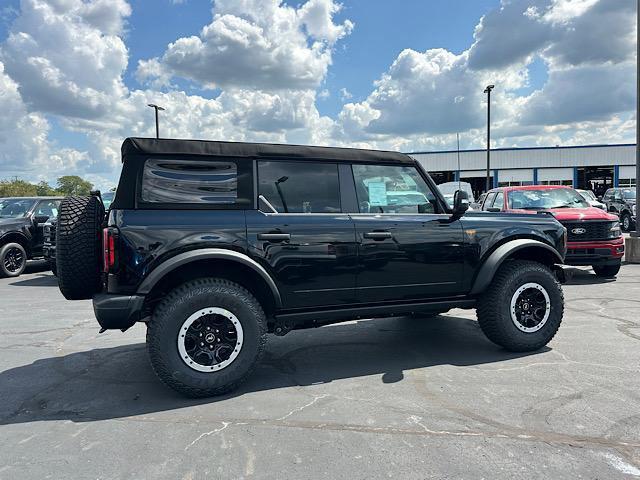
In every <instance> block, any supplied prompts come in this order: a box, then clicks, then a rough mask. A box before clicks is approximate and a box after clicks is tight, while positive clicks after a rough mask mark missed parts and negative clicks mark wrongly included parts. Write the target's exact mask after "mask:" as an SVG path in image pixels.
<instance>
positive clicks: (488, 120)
mask: <svg viewBox="0 0 640 480" xmlns="http://www.w3.org/2000/svg"><path fill="white" fill-rule="evenodd" d="M638 1H639V2H640V0H638ZM494 88H495V85H487V88H485V89H484V93H486V94H487V182H486V186H485V192H488V191H489V190H491V90H493V89H494Z"/></svg>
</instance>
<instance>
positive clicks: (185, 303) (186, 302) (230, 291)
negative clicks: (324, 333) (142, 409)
mask: <svg viewBox="0 0 640 480" xmlns="http://www.w3.org/2000/svg"><path fill="white" fill-rule="evenodd" d="M209 307H220V308H224V309H226V310H228V311H229V312H231V313H232V314H233V315H235V317H236V318H237V319H238V320H239V322H240V324H241V326H242V330H243V342H242V347H241V349H240V353H239V354H238V356H237V357H236V358H235V360H233V361H232V362H231V363H230V364H229V365H227V366H226V367H224V368H222V369H221V370H218V371H215V372H213V371H211V372H200V371H196V370H194V369H192V368H191V367H189V366H188V365H187V364H186V363H185V361H184V360H183V359H182V358H181V355H180V353H179V351H178V347H177V342H178V336H179V335H180V334H181V328H182V326H183V323H184V322H185V321H186V320H187V319H188V318H189V317H190V316H191V315H193V314H194V313H195V312H198V311H199V310H201V309H207V308H209ZM266 341H267V320H266V317H265V314H264V311H263V310H262V307H261V305H260V303H259V302H258V300H256V298H255V297H254V296H253V295H252V294H251V293H249V291H247V290H246V289H245V288H243V287H241V286H240V285H238V284H235V283H232V282H230V281H227V280H223V279H218V278H201V279H196V280H191V281H189V282H187V283H184V284H182V285H181V286H179V287H177V288H175V289H174V290H172V291H171V292H170V293H169V294H168V295H167V296H166V297H165V298H164V299H163V300H162V301H161V302H160V303H159V304H158V306H157V307H156V308H155V310H154V312H153V315H152V317H151V321H150V322H149V324H148V327H147V349H148V352H149V359H150V361H151V366H152V368H153V370H154V372H155V373H156V375H157V376H158V378H159V379H160V380H162V382H164V383H165V384H166V385H168V386H169V387H171V388H173V389H174V390H176V391H178V392H180V393H182V394H183V395H186V396H188V397H192V398H201V397H210V396H214V395H222V394H224V393H226V392H229V391H231V390H234V389H235V388H237V387H238V386H239V385H240V384H241V383H242V382H244V381H245V380H246V379H247V377H248V376H249V375H250V374H251V372H252V371H253V369H254V368H255V367H256V365H257V364H258V362H259V361H260V358H261V357H262V355H263V353H264V349H265V344H266Z"/></svg>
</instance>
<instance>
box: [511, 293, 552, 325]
mask: <svg viewBox="0 0 640 480" xmlns="http://www.w3.org/2000/svg"><path fill="white" fill-rule="evenodd" d="M510 313H511V321H512V322H513V324H514V325H515V326H516V328H517V329H518V330H520V331H523V332H525V333H533V332H537V331H538V330H540V329H541V328H542V327H544V325H545V323H547V320H548V319H549V314H550V313H551V301H550V300H549V294H548V293H547V291H546V290H545V288H544V287H543V286H542V285H540V284H539V283H534V282H529V283H525V284H524V285H522V286H521V287H520V288H518V289H517V290H516V291H515V293H514V294H513V296H512V297H511V305H510Z"/></svg>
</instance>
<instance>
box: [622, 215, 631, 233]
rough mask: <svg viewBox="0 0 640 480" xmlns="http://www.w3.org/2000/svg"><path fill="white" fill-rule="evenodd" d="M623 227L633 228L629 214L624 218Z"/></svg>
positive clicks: (627, 229)
mask: <svg viewBox="0 0 640 480" xmlns="http://www.w3.org/2000/svg"><path fill="white" fill-rule="evenodd" d="M622 228H624V229H625V231H629V230H631V220H630V219H629V215H625V216H624V218H623V219H622Z"/></svg>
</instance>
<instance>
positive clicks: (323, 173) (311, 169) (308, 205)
mask: <svg viewBox="0 0 640 480" xmlns="http://www.w3.org/2000/svg"><path fill="white" fill-rule="evenodd" d="M258 194H259V195H262V196H264V198H266V199H267V201H268V202H269V203H270V204H271V205H272V206H273V207H274V208H275V209H276V211H277V212H278V213H338V212H340V211H341V208H340V182H339V180H338V165H337V164H335V163H320V162H280V161H266V162H258Z"/></svg>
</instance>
